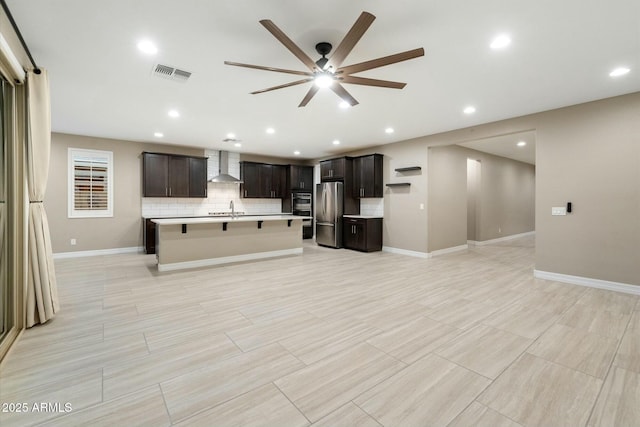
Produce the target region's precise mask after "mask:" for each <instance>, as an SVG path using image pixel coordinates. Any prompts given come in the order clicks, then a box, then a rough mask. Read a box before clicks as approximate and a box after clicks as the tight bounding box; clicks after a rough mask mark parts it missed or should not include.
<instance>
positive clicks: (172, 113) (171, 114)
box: [167, 110, 180, 119]
mask: <svg viewBox="0 0 640 427" xmlns="http://www.w3.org/2000/svg"><path fill="white" fill-rule="evenodd" d="M167 114H169V117H173V118H174V119H176V118H178V117H180V113H179V112H178V110H169V112H168V113H167Z"/></svg>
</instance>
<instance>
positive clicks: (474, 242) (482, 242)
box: [467, 231, 536, 246]
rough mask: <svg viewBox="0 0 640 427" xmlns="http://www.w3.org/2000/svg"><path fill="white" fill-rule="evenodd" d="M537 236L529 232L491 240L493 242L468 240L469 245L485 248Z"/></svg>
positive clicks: (533, 232)
mask: <svg viewBox="0 0 640 427" xmlns="http://www.w3.org/2000/svg"><path fill="white" fill-rule="evenodd" d="M535 234H536V232H535V231H527V232H526V233H520V234H512V235H510V236H504V237H498V238H497V239H491V240H482V241H477V240H468V241H467V243H469V244H470V245H472V246H485V245H492V244H494V243H500V242H506V241H507V240H513V239H519V238H520V237H527V236H534V235H535Z"/></svg>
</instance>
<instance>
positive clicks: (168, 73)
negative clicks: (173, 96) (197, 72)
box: [151, 64, 191, 82]
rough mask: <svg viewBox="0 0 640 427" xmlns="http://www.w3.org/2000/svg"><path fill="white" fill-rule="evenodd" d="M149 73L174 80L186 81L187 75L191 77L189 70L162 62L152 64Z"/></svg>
mask: <svg viewBox="0 0 640 427" xmlns="http://www.w3.org/2000/svg"><path fill="white" fill-rule="evenodd" d="M151 74H152V75H154V76H156V77H162V78H163V79H168V80H173V81H176V82H186V81H187V80H188V79H189V77H191V73H190V72H189V71H185V70H180V69H179V68H174V67H170V66H169V65H162V64H156V65H154V67H153V71H152V73H151Z"/></svg>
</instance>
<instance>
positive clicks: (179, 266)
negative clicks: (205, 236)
mask: <svg viewBox="0 0 640 427" xmlns="http://www.w3.org/2000/svg"><path fill="white" fill-rule="evenodd" d="M299 254H302V248H294V249H283V250H280V251H269V252H256V253H253V254H244V255H233V256H225V257H220V258H208V259H199V260H196V261H185V262H174V263H170V264H158V271H175V270H184V269H187V268H198V267H210V266H212V265H221V264H230V263H233V262H242V261H253V260H256V259H265V258H274V257H279V256H286V255H299Z"/></svg>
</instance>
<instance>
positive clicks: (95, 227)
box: [44, 133, 203, 253]
mask: <svg viewBox="0 0 640 427" xmlns="http://www.w3.org/2000/svg"><path fill="white" fill-rule="evenodd" d="M69 147H73V148H87V149H92V150H106V151H112V152H113V163H114V166H113V167H114V174H113V176H114V183H113V185H114V187H113V188H114V200H113V205H114V211H113V217H112V218H68V216H67V200H68V190H67V169H68V165H67V162H68V148H69ZM143 151H158V152H163V153H172V154H186V155H193V156H202V155H203V150H200V149H193V148H188V147H175V146H170V145H160V144H145V143H141V142H134V141H120V140H114V139H105V138H94V137H89V136H79V135H69V134H62V133H52V134H51V167H50V168H49V181H48V183H47V191H46V193H45V197H44V206H45V209H46V210H47V216H48V219H49V226H50V229H51V242H52V247H53V252H54V253H59V252H76V251H91V250H101V249H114V248H131V247H140V246H142V219H141V216H142V215H141V208H140V207H141V201H140V200H141V197H142V160H141V153H142V152H143ZM72 238H75V239H76V242H77V244H76V245H75V246H71V244H70V239H72Z"/></svg>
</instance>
